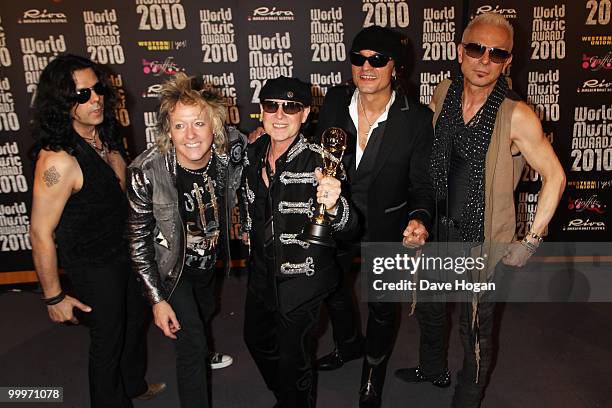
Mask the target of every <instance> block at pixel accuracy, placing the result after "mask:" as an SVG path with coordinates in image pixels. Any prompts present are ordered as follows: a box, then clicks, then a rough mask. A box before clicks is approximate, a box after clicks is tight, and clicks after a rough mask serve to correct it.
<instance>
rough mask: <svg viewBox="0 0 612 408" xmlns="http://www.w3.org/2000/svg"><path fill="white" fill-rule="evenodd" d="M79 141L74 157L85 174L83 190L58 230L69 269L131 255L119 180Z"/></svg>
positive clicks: (68, 205) (68, 206)
mask: <svg viewBox="0 0 612 408" xmlns="http://www.w3.org/2000/svg"><path fill="white" fill-rule="evenodd" d="M76 139H77V146H76V149H75V152H74V156H75V158H76V159H77V162H78V163H79V166H80V167H81V171H82V172H83V187H82V188H81V190H80V191H79V192H77V193H75V194H73V195H72V196H71V197H70V198H69V199H68V201H67V202H66V206H65V207H64V212H63V213H62V217H61V218H60V221H59V224H58V227H57V229H56V231H55V239H56V241H57V246H58V252H59V257H60V261H61V263H62V266H63V267H65V268H66V267H73V266H80V265H92V264H94V265H98V264H103V263H105V262H108V260H109V259H113V258H115V259H117V258H119V257H125V258H127V256H128V246H127V242H126V241H125V237H124V232H125V227H126V222H127V215H128V206H127V198H126V196H125V193H124V192H123V190H121V185H120V184H119V179H118V178H117V177H116V176H115V172H114V171H113V169H112V168H111V167H110V166H109V165H108V164H106V162H104V160H102V158H100V156H98V154H97V153H96V152H95V151H94V149H93V148H92V147H91V146H90V145H89V144H87V142H86V141H84V140H83V139H82V138H81V137H77V138H76Z"/></svg>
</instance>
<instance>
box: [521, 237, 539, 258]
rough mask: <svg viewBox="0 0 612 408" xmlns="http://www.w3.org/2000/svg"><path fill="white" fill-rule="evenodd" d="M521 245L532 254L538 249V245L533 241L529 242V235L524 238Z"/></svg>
mask: <svg viewBox="0 0 612 408" xmlns="http://www.w3.org/2000/svg"><path fill="white" fill-rule="evenodd" d="M521 245H522V246H523V247H524V248H525V249H526V250H527V251H529V253H530V254H532V255H533V254H535V252H536V250H537V249H538V246H537V245H535V244H534V243H532V242H529V241H528V240H527V237H525V238H523V239H522V241H521Z"/></svg>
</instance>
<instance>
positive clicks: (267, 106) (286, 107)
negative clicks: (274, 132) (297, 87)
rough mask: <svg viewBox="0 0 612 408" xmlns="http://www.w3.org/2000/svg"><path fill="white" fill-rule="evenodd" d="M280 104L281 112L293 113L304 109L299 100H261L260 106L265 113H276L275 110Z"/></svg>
mask: <svg viewBox="0 0 612 408" xmlns="http://www.w3.org/2000/svg"><path fill="white" fill-rule="evenodd" d="M281 105H282V106H283V112H285V113H286V114H287V115H295V114H296V113H298V112H301V111H302V109H304V105H302V104H301V103H299V102H291V101H284V102H276V101H269V100H264V101H261V107H262V109H263V111H264V112H266V113H276V111H278V107H279V106H281Z"/></svg>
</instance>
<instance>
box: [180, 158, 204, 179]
mask: <svg viewBox="0 0 612 408" xmlns="http://www.w3.org/2000/svg"><path fill="white" fill-rule="evenodd" d="M176 162H177V163H178V165H179V167H180V168H181V169H183V170H185V171H186V172H187V173H189V174H193V175H196V176H203V177H204V178H206V177H207V173H208V169H210V163H211V162H212V155H211V156H210V159H209V160H208V163H206V167H204V169H202V170H191V169H188V168H186V167H185V166H183V165H182V164H181V162H180V161H178V159H177V160H176Z"/></svg>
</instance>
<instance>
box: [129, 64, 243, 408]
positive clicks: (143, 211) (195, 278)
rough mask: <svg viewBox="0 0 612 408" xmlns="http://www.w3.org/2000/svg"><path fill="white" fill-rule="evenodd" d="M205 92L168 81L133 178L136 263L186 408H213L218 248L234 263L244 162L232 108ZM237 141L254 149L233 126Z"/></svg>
mask: <svg viewBox="0 0 612 408" xmlns="http://www.w3.org/2000/svg"><path fill="white" fill-rule="evenodd" d="M200 89H201V88H200V87H198V86H196V85H195V83H194V81H193V80H192V78H189V77H188V76H186V75H185V74H183V73H179V74H177V75H176V76H175V77H174V78H172V79H170V80H169V81H167V82H166V83H164V84H163V86H162V90H161V102H160V108H159V117H158V128H157V130H158V143H157V145H155V146H153V147H151V148H149V149H148V150H146V151H145V152H143V153H142V154H141V155H140V156H138V157H137V158H136V159H135V160H134V162H133V163H132V164H131V165H130V167H129V168H128V179H127V192H128V200H129V203H130V212H129V221H128V237H129V240H130V246H131V257H132V265H133V268H134V270H135V271H136V273H137V274H138V276H139V279H140V280H142V282H143V284H144V287H145V292H146V293H145V294H146V297H147V299H148V300H149V303H150V304H151V305H152V307H153V316H154V321H155V324H156V325H157V326H158V327H159V328H160V329H161V330H162V331H163V332H164V335H166V336H167V337H169V338H171V339H173V340H175V341H174V343H175V350H176V365H177V367H176V371H177V382H178V391H179V399H180V402H181V407H183V408H191V407H198V408H202V407H208V406H209V395H208V394H209V393H208V391H207V377H208V345H207V338H206V337H207V336H206V324H207V321H208V320H209V319H210V317H211V316H212V314H213V312H214V307H215V302H214V295H213V294H214V276H215V264H216V261H217V251H218V249H219V247H220V246H224V247H225V254H226V257H227V258H226V262H225V265H226V267H228V265H229V262H228V260H229V245H228V230H229V228H228V223H229V216H228V214H229V209H230V208H231V207H232V206H233V204H234V200H233V199H232V197H235V196H234V194H235V191H232V190H235V188H236V186H235V184H234V183H233V180H239V179H240V174H239V173H240V172H241V171H242V164H243V158H244V157H243V154H232V155H231V157H230V156H229V155H228V154H227V147H228V143H229V141H228V134H227V133H226V130H225V128H224V122H225V117H226V107H225V106H223V104H222V103H221V101H220V99H219V98H218V97H217V96H215V95H213V94H210V93H207V92H204V91H202V90H200ZM229 138H230V139H237V140H238V142H239V143H242V147H244V146H245V145H246V139H245V138H244V136H242V135H240V134H239V132H237V131H234V130H233V129H232V130H230V132H229ZM243 151H244V150H243ZM235 152H236V150H234V151H233V153H235ZM243 214H244V213H243ZM245 219H246V218H245ZM244 227H245V228H247V225H246V221H245V224H244Z"/></svg>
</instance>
